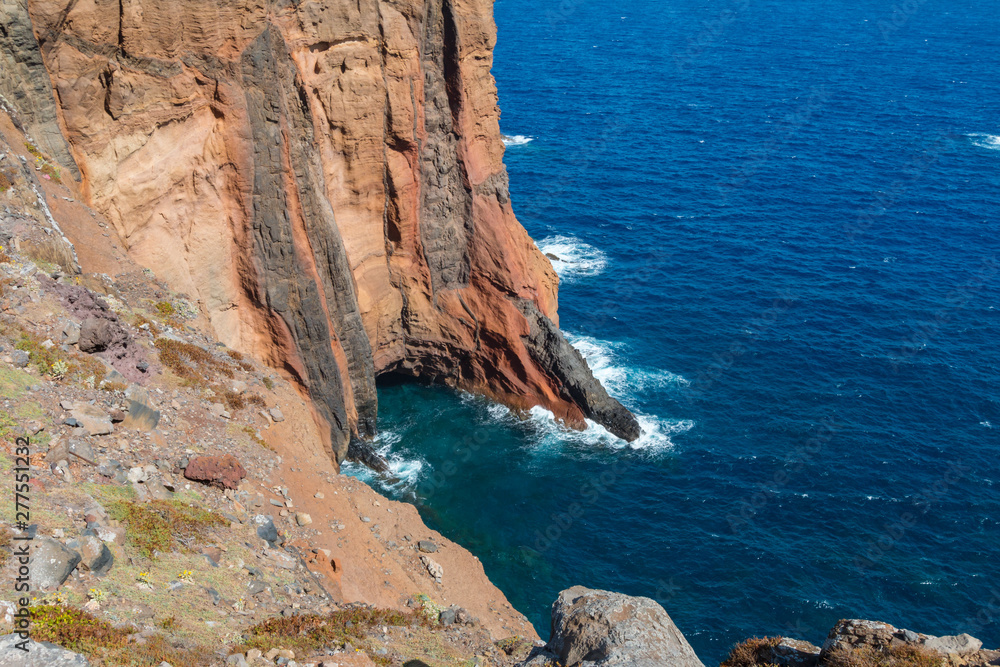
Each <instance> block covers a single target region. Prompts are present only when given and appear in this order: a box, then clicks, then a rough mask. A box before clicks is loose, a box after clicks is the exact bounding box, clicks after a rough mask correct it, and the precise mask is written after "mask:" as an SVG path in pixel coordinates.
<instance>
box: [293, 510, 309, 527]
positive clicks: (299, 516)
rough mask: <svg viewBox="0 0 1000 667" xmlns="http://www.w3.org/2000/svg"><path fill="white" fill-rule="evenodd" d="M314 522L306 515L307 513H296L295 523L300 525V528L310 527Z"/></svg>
mask: <svg viewBox="0 0 1000 667" xmlns="http://www.w3.org/2000/svg"><path fill="white" fill-rule="evenodd" d="M312 522H313V520H312V517H311V516H309V515H308V514H306V513H305V512H296V513H295V523H297V524H299V525H300V526H308V525H309V524H311V523H312Z"/></svg>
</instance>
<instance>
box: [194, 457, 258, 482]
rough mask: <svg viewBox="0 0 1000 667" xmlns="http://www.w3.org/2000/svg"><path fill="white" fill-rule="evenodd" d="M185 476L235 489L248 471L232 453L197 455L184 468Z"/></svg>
mask: <svg viewBox="0 0 1000 667" xmlns="http://www.w3.org/2000/svg"><path fill="white" fill-rule="evenodd" d="M184 476H185V477H186V478H188V479H190V480H193V481H196V482H204V483H205V484H212V485H214V486H219V487H222V488H225V489H235V488H238V487H239V485H240V481H241V480H242V479H243V478H244V477H246V476H247V471H246V470H244V469H243V466H242V465H240V462H239V461H237V460H236V457H235V456H233V455H231V454H226V455H225V456H196V457H194V458H193V459H191V460H190V461H189V462H188V465H187V468H185V469H184Z"/></svg>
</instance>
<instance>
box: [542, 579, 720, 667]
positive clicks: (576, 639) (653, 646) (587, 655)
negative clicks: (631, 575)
mask: <svg viewBox="0 0 1000 667" xmlns="http://www.w3.org/2000/svg"><path fill="white" fill-rule="evenodd" d="M548 649H549V650H550V651H551V652H552V653H554V654H555V655H556V656H557V657H558V659H559V663H560V664H562V665H565V666H566V667H577V666H579V667H598V666H601V667H604V666H605V665H606V666H608V667H610V666H612V665H620V666H625V665H628V666H630V667H663V666H664V665H670V666H671V667H703V665H702V663H701V661H700V660H699V659H698V656H696V655H695V653H694V650H693V649H692V648H691V645H690V644H688V642H687V640H686V639H685V638H684V635H682V634H681V632H680V630H678V629H677V626H676V625H674V622H673V621H672V620H671V619H670V616H668V615H667V612H666V611H664V609H663V607H661V606H660V605H659V604H657V603H656V602H655V601H653V600H651V599H649V598H642V597H630V596H628V595H622V594H621V593H612V592H609V591H600V590H593V589H589V588H584V587H583V586H574V587H573V588H568V589H566V590H564V591H563V592H562V593H560V594H559V598H558V599H557V600H556V601H555V603H554V604H553V605H552V639H551V640H550V641H549V644H548Z"/></svg>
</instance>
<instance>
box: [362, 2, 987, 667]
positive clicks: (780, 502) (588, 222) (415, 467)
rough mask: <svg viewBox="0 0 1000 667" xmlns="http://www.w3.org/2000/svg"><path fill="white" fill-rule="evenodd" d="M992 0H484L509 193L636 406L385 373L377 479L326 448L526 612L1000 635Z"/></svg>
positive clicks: (698, 630) (733, 638)
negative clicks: (582, 421)
mask: <svg viewBox="0 0 1000 667" xmlns="http://www.w3.org/2000/svg"><path fill="white" fill-rule="evenodd" d="M997 9H998V6H997V4H996V3H995V2H991V1H987V0H948V1H945V0H806V1H801V2H789V1H788V0H630V1H629V2H620V1H618V2H613V1H611V0H552V1H551V2H547V3H538V2H532V1H529V0H497V1H496V3H495V16H496V23H497V26H498V33H499V36H498V41H497V46H496V51H495V61H494V67H493V73H494V75H495V77H496V80H497V87H498V90H499V100H500V106H501V109H502V119H501V129H502V131H503V132H504V134H505V144H506V145H507V148H506V156H505V162H506V165H507V168H508V171H509V174H510V191H511V199H512V202H513V206H514V209H515V212H516V213H517V215H518V217H519V219H520V221H521V222H522V224H523V225H524V226H525V227H526V228H527V230H528V231H529V233H530V234H531V236H532V237H533V238H534V239H535V241H536V242H537V244H538V246H539V247H540V248H541V249H542V250H543V251H544V252H546V253H549V254H550V255H551V256H553V257H554V258H555V259H553V260H552V261H553V265H554V267H555V269H556V271H557V272H558V273H559V276H560V278H561V286H560V308H559V314H560V321H561V327H562V328H563V330H564V331H565V332H566V334H567V336H568V337H569V339H570V341H571V342H572V343H573V344H574V345H575V346H576V347H577V349H578V350H580V352H581V353H583V355H584V356H585V357H586V359H587V362H588V363H589V364H590V366H591V368H592V369H593V370H594V372H595V374H596V375H597V377H599V378H600V379H601V380H602V381H603V382H604V384H605V386H606V387H607V388H608V390H609V391H610V392H611V394H612V395H614V396H616V397H617V398H618V399H620V400H621V401H622V402H623V403H624V404H625V405H626V406H627V407H629V408H630V409H632V410H633V411H634V412H635V414H636V415H637V416H638V418H639V420H640V423H641V424H642V427H643V431H644V434H643V436H642V437H641V438H640V439H639V440H638V441H637V442H634V443H631V444H629V443H626V442H623V441H621V440H618V439H616V438H615V437H614V436H611V435H610V434H608V433H607V432H606V431H604V430H603V429H602V428H600V427H599V426H596V425H591V427H590V428H588V429H587V430H585V431H583V432H575V431H568V430H565V429H564V428H562V427H560V426H559V425H558V424H557V423H556V422H555V421H553V419H552V416H551V415H550V414H548V413H546V412H545V411H544V410H540V409H536V410H535V411H534V412H533V413H532V414H531V415H530V418H529V419H522V418H519V417H517V416H515V415H513V414H511V413H510V412H509V411H508V410H507V409H506V408H503V407H501V406H498V405H495V404H492V403H490V402H489V401H487V400H485V399H483V398H480V397H476V396H472V395H468V394H464V393H461V392H456V391H453V390H451V389H447V388H444V387H432V386H423V385H419V384H400V383H391V384H383V385H382V386H381V387H380V388H379V402H380V415H379V426H380V429H381V435H380V436H379V439H378V446H379V447H380V449H381V451H382V452H383V453H384V454H385V455H386V456H387V457H388V458H389V459H390V461H391V462H392V467H393V470H394V475H393V478H392V479H389V480H385V479H376V478H373V477H372V476H371V475H370V474H369V473H367V472H366V471H364V470H363V469H360V468H357V467H353V466H348V468H347V470H348V472H349V473H350V474H354V475H356V476H359V477H362V478H363V479H365V480H366V481H367V482H368V483H369V484H371V485H372V486H374V487H375V488H377V489H378V490H380V491H381V492H382V493H384V494H386V495H388V496H390V497H393V498H396V499H400V500H405V501H408V502H412V503H414V504H415V505H416V506H417V507H418V508H419V510H420V513H421V515H422V516H423V518H424V519H425V521H426V522H427V523H428V525H430V526H432V527H434V528H435V529H437V530H439V531H441V532H442V533H443V534H445V535H447V536H448V537H449V538H451V539H452V540H454V541H456V542H458V543H459V544H461V545H463V546H464V547H466V548H468V549H469V550H471V551H472V552H473V553H474V554H476V555H477V556H478V557H479V558H480V559H481V560H482V563H483V566H484V567H485V570H486V573H487V575H488V576H489V577H490V579H491V580H492V581H493V582H494V583H495V584H496V585H497V586H498V587H499V588H500V589H501V590H502V591H503V592H504V593H505V594H506V596H507V598H508V599H509V600H510V602H511V603H512V604H513V605H514V607H515V608H517V609H518V610H519V611H521V612H523V613H524V614H525V615H527V617H528V618H529V619H530V620H531V621H532V623H533V624H534V626H535V627H536V629H537V630H538V632H539V633H540V634H541V635H542V637H547V636H548V635H549V632H550V608H551V604H552V602H553V600H554V599H555V598H556V596H557V594H558V592H559V591H560V590H562V589H564V588H567V587H569V586H573V585H577V584H579V585H584V586H588V587H592V588H600V589H609V590H614V591H621V592H624V593H627V594H630V595H642V596H647V597H650V598H653V599H655V600H657V601H658V602H659V603H660V604H662V605H663V607H664V608H665V609H666V610H667V611H668V613H669V614H670V616H671V617H672V618H673V620H674V621H675V622H676V624H677V625H678V626H679V628H680V629H681V631H682V632H683V633H684V634H685V636H686V637H687V638H688V640H689V641H690V643H691V644H692V645H693V647H694V649H695V650H696V651H697V653H698V655H699V656H700V657H701V658H702V660H703V661H704V662H705V663H706V664H709V665H711V664H717V663H718V662H719V661H720V660H722V659H723V658H724V657H725V656H726V654H727V653H728V651H729V649H730V648H731V647H732V645H733V644H734V643H736V642H738V641H740V640H742V639H744V638H747V637H750V636H753V635H757V636H762V635H784V636H792V637H797V638H801V639H806V640H809V641H812V642H814V643H817V644H822V642H823V640H824V638H825V637H826V634H827V632H828V631H829V629H830V628H831V627H832V626H833V624H834V623H835V622H836V621H837V620H838V619H841V618H867V619H876V620H881V621H885V622H888V623H891V624H894V625H896V626H899V627H905V628H909V629H912V630H915V631H918V632H925V633H930V634H958V633H962V632H968V633H970V634H972V635H973V636H976V637H978V638H980V639H982V640H983V641H984V642H985V643H986V644H987V646H988V647H991V648H993V647H1000V455H998V454H1000V448H998V447H1000V439H998V436H1000V386H998V380H1000V310H998V309H1000V12H998V11H997ZM446 576H447V574H446Z"/></svg>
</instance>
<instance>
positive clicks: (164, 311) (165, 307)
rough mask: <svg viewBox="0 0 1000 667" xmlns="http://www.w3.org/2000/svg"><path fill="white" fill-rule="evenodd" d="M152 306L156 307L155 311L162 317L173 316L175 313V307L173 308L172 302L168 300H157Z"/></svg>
mask: <svg viewBox="0 0 1000 667" xmlns="http://www.w3.org/2000/svg"><path fill="white" fill-rule="evenodd" d="M153 308H156V312H158V313H159V314H160V315H161V316H162V317H173V316H175V315H176V314H177V309H176V308H174V304H172V303H170V302H169V301H158V302H157V303H155V304H153Z"/></svg>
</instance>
